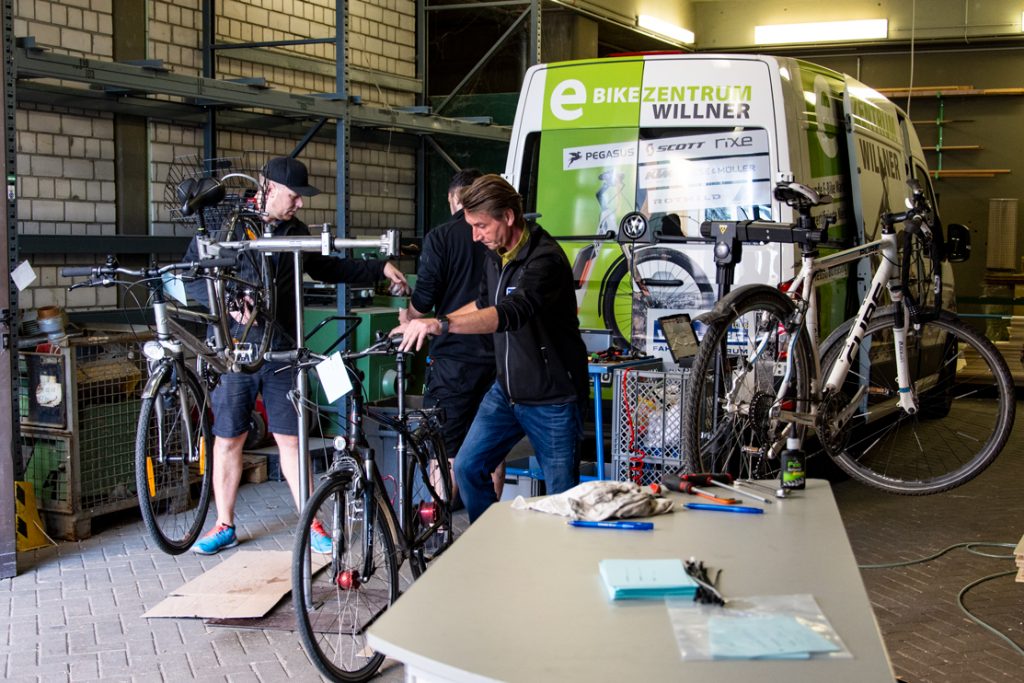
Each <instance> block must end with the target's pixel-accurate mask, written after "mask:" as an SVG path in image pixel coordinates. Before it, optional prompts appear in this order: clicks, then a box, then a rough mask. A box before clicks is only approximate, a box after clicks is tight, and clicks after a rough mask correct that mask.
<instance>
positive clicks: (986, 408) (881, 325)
mask: <svg viewBox="0 0 1024 683" xmlns="http://www.w3.org/2000/svg"><path fill="white" fill-rule="evenodd" d="M895 323H896V316H895V314H894V312H893V308H892V307H891V306H890V307H887V308H884V309H881V310H880V311H879V313H877V314H876V315H875V316H874V317H873V318H872V320H871V321H870V322H869V323H868V326H867V329H866V331H865V335H864V341H863V343H862V349H863V352H862V354H861V356H860V358H859V359H855V361H854V363H853V366H852V367H851V369H850V373H849V376H848V378H847V381H846V383H845V384H844V385H843V386H842V387H841V388H840V392H841V393H840V397H841V398H837V399H834V400H831V401H828V402H826V407H827V406H828V405H833V406H835V410H833V411H832V412H833V413H835V414H839V412H837V411H842V410H843V408H844V407H845V406H850V403H851V400H852V398H853V397H854V396H855V395H856V394H857V393H858V390H859V389H860V388H865V389H866V391H864V392H861V393H862V395H863V398H862V399H861V400H860V401H859V405H856V406H850V411H851V412H852V418H851V419H850V421H849V422H848V423H847V424H846V425H844V426H843V427H842V428H840V429H839V430H838V431H837V432H835V433H831V434H830V433H828V432H827V428H826V427H824V426H823V427H822V428H821V429H819V436H820V437H821V440H822V443H823V445H824V447H825V448H826V450H827V451H828V452H829V454H830V455H831V456H832V457H833V458H834V459H835V461H836V463H837V464H838V465H839V466H840V467H841V468H842V469H843V470H844V471H845V472H846V473H847V474H849V475H850V476H851V477H853V478H854V479H857V480H858V481H861V482H863V483H865V484H868V485H870V486H874V487H876V488H879V489H882V490H884V491H888V492H890V493H900V494H907V495H924V494H929V493H938V492H940V491H946V490H948V489H951V488H954V487H956V486H960V485H961V484H964V483H966V482H967V481H969V480H971V479H973V478H974V477H975V476H977V475H978V474H979V473H980V472H981V471H982V470H984V469H985V468H986V467H987V466H988V465H989V464H991V462H992V461H993V460H994V459H995V458H996V456H998V455H999V453H1000V451H1001V450H1002V449H1003V446H1004V445H1005V444H1006V441H1007V439H1008V438H1009V436H1010V431H1011V430H1012V428H1013V420H1014V413H1015V411H1016V402H1015V395H1014V387H1013V379H1012V377H1011V375H1010V370H1009V368H1008V367H1007V365H1006V362H1005V361H1004V360H1003V357H1002V356H1001V355H1000V354H999V351H998V350H997V349H996V348H995V347H994V346H993V345H992V344H991V343H990V342H989V341H988V340H987V339H985V338H984V337H983V336H981V335H980V334H978V333H977V332H975V331H974V330H973V329H971V328H970V327H968V326H966V325H965V324H964V323H963V322H961V321H960V320H959V319H958V318H956V316H954V315H952V314H950V313H947V312H942V313H941V314H940V315H939V317H938V318H935V319H933V320H927V321H925V322H922V324H921V325H920V329H918V330H914V329H913V327H910V329H908V332H907V356H908V361H909V364H910V370H911V381H912V384H913V387H914V391H915V394H916V396H917V399H918V405H919V410H918V412H917V414H915V415H909V414H907V413H906V412H905V411H903V410H902V409H900V408H899V407H898V402H897V397H898V387H897V383H896V369H895V361H894V359H893V339H892V332H891V330H892V328H893V326H894V325H895ZM850 325H851V322H847V323H846V324H845V325H843V326H842V327H840V328H839V329H838V330H836V331H835V332H834V333H833V334H832V335H831V336H830V337H829V339H828V340H827V341H826V343H825V345H824V347H823V352H822V372H823V373H824V374H823V376H826V377H827V376H828V375H827V372H828V371H829V370H830V369H831V368H832V366H833V365H834V364H835V363H836V361H837V360H838V358H839V356H840V353H841V352H842V350H843V341H844V338H845V336H846V333H847V332H849V329H850ZM827 421H828V416H827V415H823V416H822V420H821V422H822V423H823V425H824V423H825V422H827Z"/></svg>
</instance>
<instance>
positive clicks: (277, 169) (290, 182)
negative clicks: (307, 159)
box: [263, 157, 320, 197]
mask: <svg viewBox="0 0 1024 683" xmlns="http://www.w3.org/2000/svg"><path fill="white" fill-rule="evenodd" d="M263 177H264V178H266V179H267V180H273V181H274V182H275V183H281V184H282V185H284V186H285V187H287V188H288V189H289V190H291V191H292V192H294V193H295V194H298V195H302V196H303V197H312V196H313V195H317V194H320V190H319V189H317V188H315V187H313V186H312V185H310V184H309V171H307V170H306V165H305V164H304V163H302V162H301V161H299V160H298V159H294V158H292V157H274V158H273V159H271V160H270V161H268V162H267V165H266V166H264V167H263Z"/></svg>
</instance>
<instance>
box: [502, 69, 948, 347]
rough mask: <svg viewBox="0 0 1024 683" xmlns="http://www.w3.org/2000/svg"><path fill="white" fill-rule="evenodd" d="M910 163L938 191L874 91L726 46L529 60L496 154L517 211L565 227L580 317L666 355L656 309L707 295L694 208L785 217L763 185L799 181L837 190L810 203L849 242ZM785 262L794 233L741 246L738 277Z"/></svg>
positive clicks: (760, 275)
mask: <svg viewBox="0 0 1024 683" xmlns="http://www.w3.org/2000/svg"><path fill="white" fill-rule="evenodd" d="M911 175H912V176H913V177H915V178H917V180H918V181H919V182H920V184H921V186H922V187H923V188H924V189H925V192H926V194H927V195H928V197H929V199H931V200H932V204H933V206H934V196H933V192H932V188H931V183H930V181H929V177H928V171H927V166H926V164H925V160H924V154H923V150H922V148H921V144H920V142H919V141H918V138H917V134H916V133H915V132H914V128H913V126H912V124H911V123H910V121H909V120H908V119H907V117H906V115H905V114H904V113H903V112H902V111H901V110H900V109H899V108H898V107H897V106H896V105H894V104H893V103H892V102H890V101H889V100H887V99H886V98H885V97H883V96H882V95H880V94H879V93H877V92H876V91H874V90H872V89H871V88H869V87H867V86H865V85H864V84H862V83H859V82H858V81H856V80H855V79H853V78H851V77H850V76H846V75H843V74H840V73H837V72H834V71H831V70H829V69H826V68H823V67H820V66H817V65H814V64H810V63H808V62H804V61H800V60H796V59H791V58H783V57H767V56H757V55H721V54H707V55H703V54H671V55H647V56H627V57H617V58H608V59H594V60H584V61H574V62H562V63H554V64H544V65H538V66H535V67H533V68H531V69H530V70H529V71H528V72H527V74H526V78H525V81H524V84H523V89H522V93H521V95H520V99H519V106H518V109H517V112H516V119H515V124H514V127H513V131H512V139H511V142H510V148H509V156H508V161H507V165H506V168H505V177H506V178H507V179H508V180H509V181H510V182H511V183H512V184H513V185H514V186H516V187H517V188H518V189H519V191H520V193H521V194H522V195H523V197H524V199H525V201H526V206H525V209H526V211H527V212H531V213H538V214H540V216H541V217H540V218H539V222H540V223H541V224H542V225H543V226H544V227H545V228H546V229H547V230H548V231H549V232H550V233H552V234H553V235H555V236H557V237H559V238H560V239H562V240H563V245H564V246H565V248H566V252H567V253H568V255H569V259H570V261H572V262H573V263H574V271H575V275H576V280H577V286H578V301H579V306H580V321H581V324H582V326H583V327H585V328H605V329H609V330H611V331H612V334H613V337H614V339H615V340H616V341H617V342H618V343H619V344H625V343H626V342H631V343H632V345H633V346H634V348H637V349H638V350H641V351H645V352H648V353H653V354H655V355H659V356H663V357H664V356H666V355H667V349H666V346H665V344H664V339H663V336H662V335H661V333H660V330H659V329H658V326H657V322H656V321H657V318H659V317H661V316H662V315H666V314H667V313H668V312H687V313H690V314H691V315H695V314H698V313H700V312H702V311H704V310H707V309H708V308H710V307H711V306H712V305H713V303H714V301H715V299H716V292H717V286H716V282H715V266H714V261H713V258H712V252H711V250H712V245H711V243H708V242H705V241H704V240H702V239H701V238H700V233H699V226H700V224H701V223H702V222H703V221H705V220H744V219H754V218H757V219H762V220H777V221H790V220H793V219H794V216H793V215H792V211H791V209H790V208H789V207H787V206H785V205H784V204H780V203H779V202H776V201H774V200H773V198H772V188H773V186H774V185H775V183H776V182H778V181H780V180H796V181H798V182H800V183H803V184H805V185H808V186H810V187H812V188H813V189H815V190H816V191H817V192H819V193H821V194H829V195H832V197H833V200H834V201H833V203H832V204H831V205H828V206H823V207H819V209H818V211H819V212H820V213H826V212H827V213H831V214H834V218H835V223H834V224H833V225H832V227H831V228H830V229H829V240H828V242H827V243H826V244H824V245H823V246H824V247H832V248H840V247H846V246H850V245H852V244H856V243H863V242H864V241H868V240H871V239H873V238H874V236H875V235H876V234H877V230H878V216H879V214H880V213H881V212H883V211H901V210H903V209H904V201H905V199H906V198H907V197H909V196H910V192H909V190H908V188H907V185H906V180H907V178H908V176H911ZM794 261H795V258H794V249H793V247H792V245H786V246H783V245H753V246H747V247H745V248H744V251H743V261H742V263H741V264H740V266H739V267H738V268H737V271H736V284H743V283H745V282H779V281H781V280H783V279H786V278H788V277H791V276H792V274H793V267H794ZM631 267H632V270H631ZM854 267H855V266H854ZM845 268H846V267H844V271H843V272H838V273H834V274H830V277H829V278H826V279H827V280H829V282H828V284H827V285H826V286H823V287H819V296H820V297H821V305H820V310H821V311H822V314H821V315H822V320H821V328H820V329H821V332H822V334H827V332H828V331H829V330H831V329H832V328H833V327H835V326H836V325H838V324H839V323H840V322H842V321H843V320H845V319H846V318H847V317H848V316H849V314H851V313H852V312H853V311H852V309H851V305H852V302H853V301H855V300H859V299H860V296H861V294H860V293H859V292H857V291H848V288H849V287H850V286H853V285H852V283H855V282H857V279H856V278H851V277H850V276H851V275H853V273H851V272H847V271H846V270H845ZM947 277H948V279H949V283H950V284H951V283H952V277H951V276H948V275H947Z"/></svg>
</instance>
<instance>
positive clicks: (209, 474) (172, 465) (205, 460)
mask: <svg viewBox="0 0 1024 683" xmlns="http://www.w3.org/2000/svg"><path fill="white" fill-rule="evenodd" d="M162 371H163V375H162V376H161V378H160V380H159V381H158V383H157V385H156V388H155V390H154V392H153V395H152V396H149V397H147V398H143V400H142V406H141V409H140V412H139V426H138V430H137V431H136V434H135V483H136V488H137V490H138V496H139V509H140V510H141V512H142V521H143V522H144V523H145V525H146V529H147V530H148V531H149V533H150V535H151V536H152V537H153V540H154V541H156V544H157V545H158V546H159V547H160V548H161V549H162V550H163V551H164V552H167V553H170V554H172V555H178V554H180V553H182V552H184V551H186V550H188V549H189V548H190V547H192V544H193V543H195V541H196V538H198V537H199V532H200V531H202V529H203V523H204V522H205V521H206V513H207V511H208V510H209V508H210V489H211V486H212V484H213V460H212V458H211V457H210V456H211V454H212V453H213V450H212V445H213V436H212V433H211V431H210V429H211V425H212V420H211V413H210V406H209V399H208V396H207V393H206V392H205V391H204V390H203V389H202V387H201V386H200V384H199V380H198V379H197V378H196V376H195V373H193V372H192V370H191V369H190V368H187V367H185V366H184V365H182V364H179V363H173V364H170V365H168V366H166V367H165V368H164V369H163V370H162Z"/></svg>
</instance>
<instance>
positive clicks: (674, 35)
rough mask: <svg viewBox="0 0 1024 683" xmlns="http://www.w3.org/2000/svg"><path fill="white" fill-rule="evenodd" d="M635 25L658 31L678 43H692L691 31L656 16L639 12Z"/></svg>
mask: <svg viewBox="0 0 1024 683" xmlns="http://www.w3.org/2000/svg"><path fill="white" fill-rule="evenodd" d="M636 25H637V26H639V27H640V28H645V29H647V30H648V31H653V32H654V33H660V34H661V35H663V36H665V37H666V38H671V39H672V40H676V41H679V42H680V43H686V44H688V45H692V44H693V39H694V35H693V31H687V30H686V29H685V28H682V27H679V26H676V25H675V24H670V23H668V22H667V21H662V20H661V19H658V18H656V17H652V16H648V15H646V14H641V15H639V16H638V17H637V18H636Z"/></svg>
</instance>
